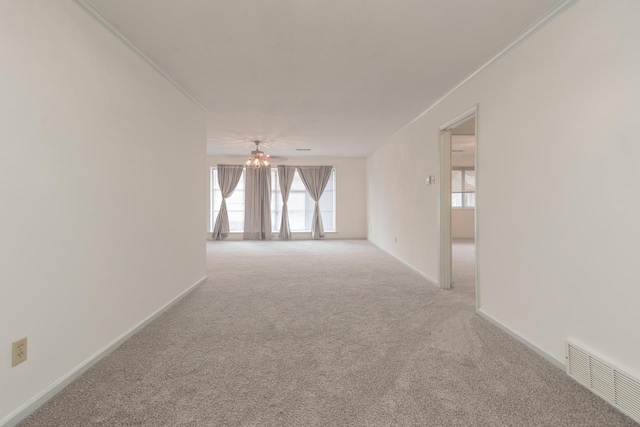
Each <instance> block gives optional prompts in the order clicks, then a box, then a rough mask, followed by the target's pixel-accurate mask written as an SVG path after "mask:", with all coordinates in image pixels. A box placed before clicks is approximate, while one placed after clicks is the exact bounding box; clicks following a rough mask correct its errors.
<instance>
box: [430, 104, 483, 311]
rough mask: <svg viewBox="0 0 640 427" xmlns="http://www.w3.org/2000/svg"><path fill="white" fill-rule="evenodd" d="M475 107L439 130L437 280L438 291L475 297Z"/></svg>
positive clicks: (477, 303)
mask: <svg viewBox="0 0 640 427" xmlns="http://www.w3.org/2000/svg"><path fill="white" fill-rule="evenodd" d="M476 156H477V106H476V107H474V108H472V109H470V110H469V111H467V112H466V113H464V114H461V115H460V116H458V117H456V118H454V119H452V120H450V121H449V122H448V123H446V124H444V125H442V126H441V127H440V186H439V212H438V228H439V230H440V235H439V241H440V245H439V246H440V250H439V258H440V261H439V269H438V281H439V284H440V287H441V288H442V289H451V288H453V289H456V290H457V291H461V292H465V293H468V294H470V295H474V296H475V301H476V309H478V308H479V307H480V299H479V295H480V293H479V291H478V286H479V284H478V280H477V265H478V264H477V262H476V254H477V251H476V240H477V236H478V231H477V230H476V227H477V222H476V205H477V204H476V168H477V160H476Z"/></svg>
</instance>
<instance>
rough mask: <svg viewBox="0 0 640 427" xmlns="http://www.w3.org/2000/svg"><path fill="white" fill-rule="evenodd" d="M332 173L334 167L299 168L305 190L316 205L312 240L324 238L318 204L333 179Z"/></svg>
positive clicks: (312, 222) (312, 221)
mask: <svg viewBox="0 0 640 427" xmlns="http://www.w3.org/2000/svg"><path fill="white" fill-rule="evenodd" d="M332 171H333V166H298V173H299V174H300V178H301V179H302V183H303V184H304V188H306V189H307V193H309V195H310V196H311V198H312V199H313V200H314V202H315V204H316V206H315V208H314V210H313V219H312V220H311V238H313V239H315V240H317V239H321V238H323V237H324V228H323V227H322V216H321V215H320V204H319V203H318V202H319V200H320V197H321V196H322V193H323V192H324V189H325V187H326V186H327V183H328V182H329V178H331V172H332Z"/></svg>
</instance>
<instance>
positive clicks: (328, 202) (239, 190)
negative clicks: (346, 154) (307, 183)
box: [209, 167, 336, 233]
mask: <svg viewBox="0 0 640 427" xmlns="http://www.w3.org/2000/svg"><path fill="white" fill-rule="evenodd" d="M244 178H245V174H244V171H243V172H242V176H241V177H240V181H239V182H238V186H237V187H236V189H235V191H234V192H233V194H232V195H231V197H229V198H228V199H227V212H228V213H229V231H230V232H232V233H233V232H235V233H238V232H239V233H242V232H243V231H244V185H245V182H244V181H245V180H244ZM221 201H222V193H221V192H220V185H219V184H218V171H217V168H215V167H212V168H211V209H210V210H211V217H210V220H211V225H210V229H209V232H213V227H214V225H215V223H216V218H218V212H219V211H220V203H221ZM287 206H288V207H289V226H290V227H291V231H292V232H305V231H311V220H312V219H313V209H314V207H315V202H314V201H313V199H312V198H311V196H309V194H307V190H306V189H305V188H304V184H303V183H302V179H301V178H300V175H298V171H297V170H296V172H295V175H294V177H293V183H292V184H291V191H290V192H289V201H288V203H287ZM320 215H321V216H322V225H323V227H324V230H325V231H329V232H332V231H336V170H335V169H334V170H333V171H332V172H331V177H330V178H329V182H328V183H327V186H326V188H325V189H324V192H323V193H322V197H320ZM281 222H282V195H281V194H280V183H279V182H278V170H277V168H271V229H272V230H273V232H275V233H277V232H278V231H280V223H281Z"/></svg>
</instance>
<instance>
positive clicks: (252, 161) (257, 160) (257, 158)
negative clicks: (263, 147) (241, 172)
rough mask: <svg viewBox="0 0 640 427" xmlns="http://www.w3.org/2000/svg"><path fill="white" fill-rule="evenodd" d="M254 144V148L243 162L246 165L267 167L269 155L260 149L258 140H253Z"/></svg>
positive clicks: (257, 167)
mask: <svg viewBox="0 0 640 427" xmlns="http://www.w3.org/2000/svg"><path fill="white" fill-rule="evenodd" d="M253 142H254V144H256V149H255V150H253V151H252V152H251V155H250V156H249V158H248V159H247V161H246V162H245V163H244V164H245V165H246V166H247V167H253V168H256V169H259V168H266V167H269V164H270V163H269V157H270V156H269V155H268V154H265V153H263V152H262V151H260V148H259V146H260V141H253Z"/></svg>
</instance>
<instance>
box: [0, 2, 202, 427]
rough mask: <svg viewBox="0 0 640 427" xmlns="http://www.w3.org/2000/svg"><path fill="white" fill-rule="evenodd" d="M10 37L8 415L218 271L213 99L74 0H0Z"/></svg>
mask: <svg viewBox="0 0 640 427" xmlns="http://www.w3.org/2000/svg"><path fill="white" fill-rule="evenodd" d="M0 52H1V55H2V67H0V93H1V94H2V95H1V96H0V143H1V144H2V156H0V163H1V165H0V194H1V195H2V200H1V204H2V207H1V209H0V236H2V237H1V238H0V286H1V287H0V350H2V351H0V420H2V419H3V418H4V419H5V420H6V419H8V418H6V417H7V416H8V415H9V414H10V413H11V412H12V411H15V410H16V409H17V408H18V407H20V406H21V405H23V404H25V403H26V402H27V401H28V400H29V399H31V398H33V397H34V396H35V395H37V394H38V393H39V392H41V391H43V390H45V389H46V388H47V387H48V386H50V385H51V384H52V383H54V382H55V381H56V380H58V379H60V378H62V377H64V376H65V375H67V374H68V373H69V372H70V371H72V370H73V369H74V368H76V367H77V366H78V365H79V364H81V363H82V362H83V361H85V360H87V359H88V358H89V357H90V356H92V355H93V354H94V353H96V352H97V351H98V350H100V349H101V348H103V347H104V346H105V345H107V344H108V343H110V342H111V341H112V340H114V339H116V338H117V337H119V336H120V335H121V334H123V333H124V332H125V331H127V330H128V329H130V328H132V327H133V326H135V325H136V324H138V323H139V322H140V321H142V320H143V319H144V318H146V317H147V316H148V315H150V314H151V313H153V312H154V311H155V310H157V309H158V308H160V307H161V306H163V305H164V304H166V303H167V302H169V301H170V300H172V299H173V298H174V297H176V296H177V295H178V294H180V293H181V292H182V291H183V290H185V289H187V288H188V287H189V286H191V285H192V284H194V283H196V282H197V281H198V280H199V279H201V278H202V277H203V276H204V275H205V262H204V260H205V253H204V243H203V240H202V227H203V226H204V224H205V215H204V209H205V208H204V198H203V197H202V194H203V193H204V191H205V184H204V182H205V179H206V177H205V174H204V164H205V162H206V160H205V143H206V142H205V139H206V136H205V118H204V114H203V113H202V111H200V110H199V109H198V108H196V107H195V106H194V105H193V104H192V103H191V102H190V101H189V100H188V99H186V98H185V97H184V95H182V94H181V93H180V92H179V91H178V90H176V89H175V88H174V87H173V86H171V85H170V84H169V83H168V82H167V81H166V80H165V79H164V78H162V77H161V76H160V75H159V74H158V73H156V72H155V71H154V70H153V69H152V68H151V67H150V66H149V65H148V64H146V63H145V62H143V61H142V60H141V59H140V58H139V57H138V56H136V55H135V54H134V53H133V52H131V51H130V50H129V49H128V48H127V47H126V46H125V45H124V44H123V43H122V42H121V41H120V40H118V39H117V38H116V37H115V36H113V35H112V34H111V33H109V32H108V31H107V30H105V29H104V28H103V27H102V26H101V25H100V24H98V23H97V21H95V20H94V19H93V18H91V17H89V16H88V15H87V14H85V12H83V11H82V10H81V9H80V8H79V7H78V6H77V5H76V4H74V3H73V2H70V1H64V2H63V1H49V0H33V1H3V2H1V3H0ZM23 336H28V340H29V351H28V360H27V361H26V362H24V363H23V364H21V365H19V366H17V367H14V368H11V359H10V343H11V342H12V341H14V340H16V339H18V338H21V337H23ZM0 424H2V421H0Z"/></svg>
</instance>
